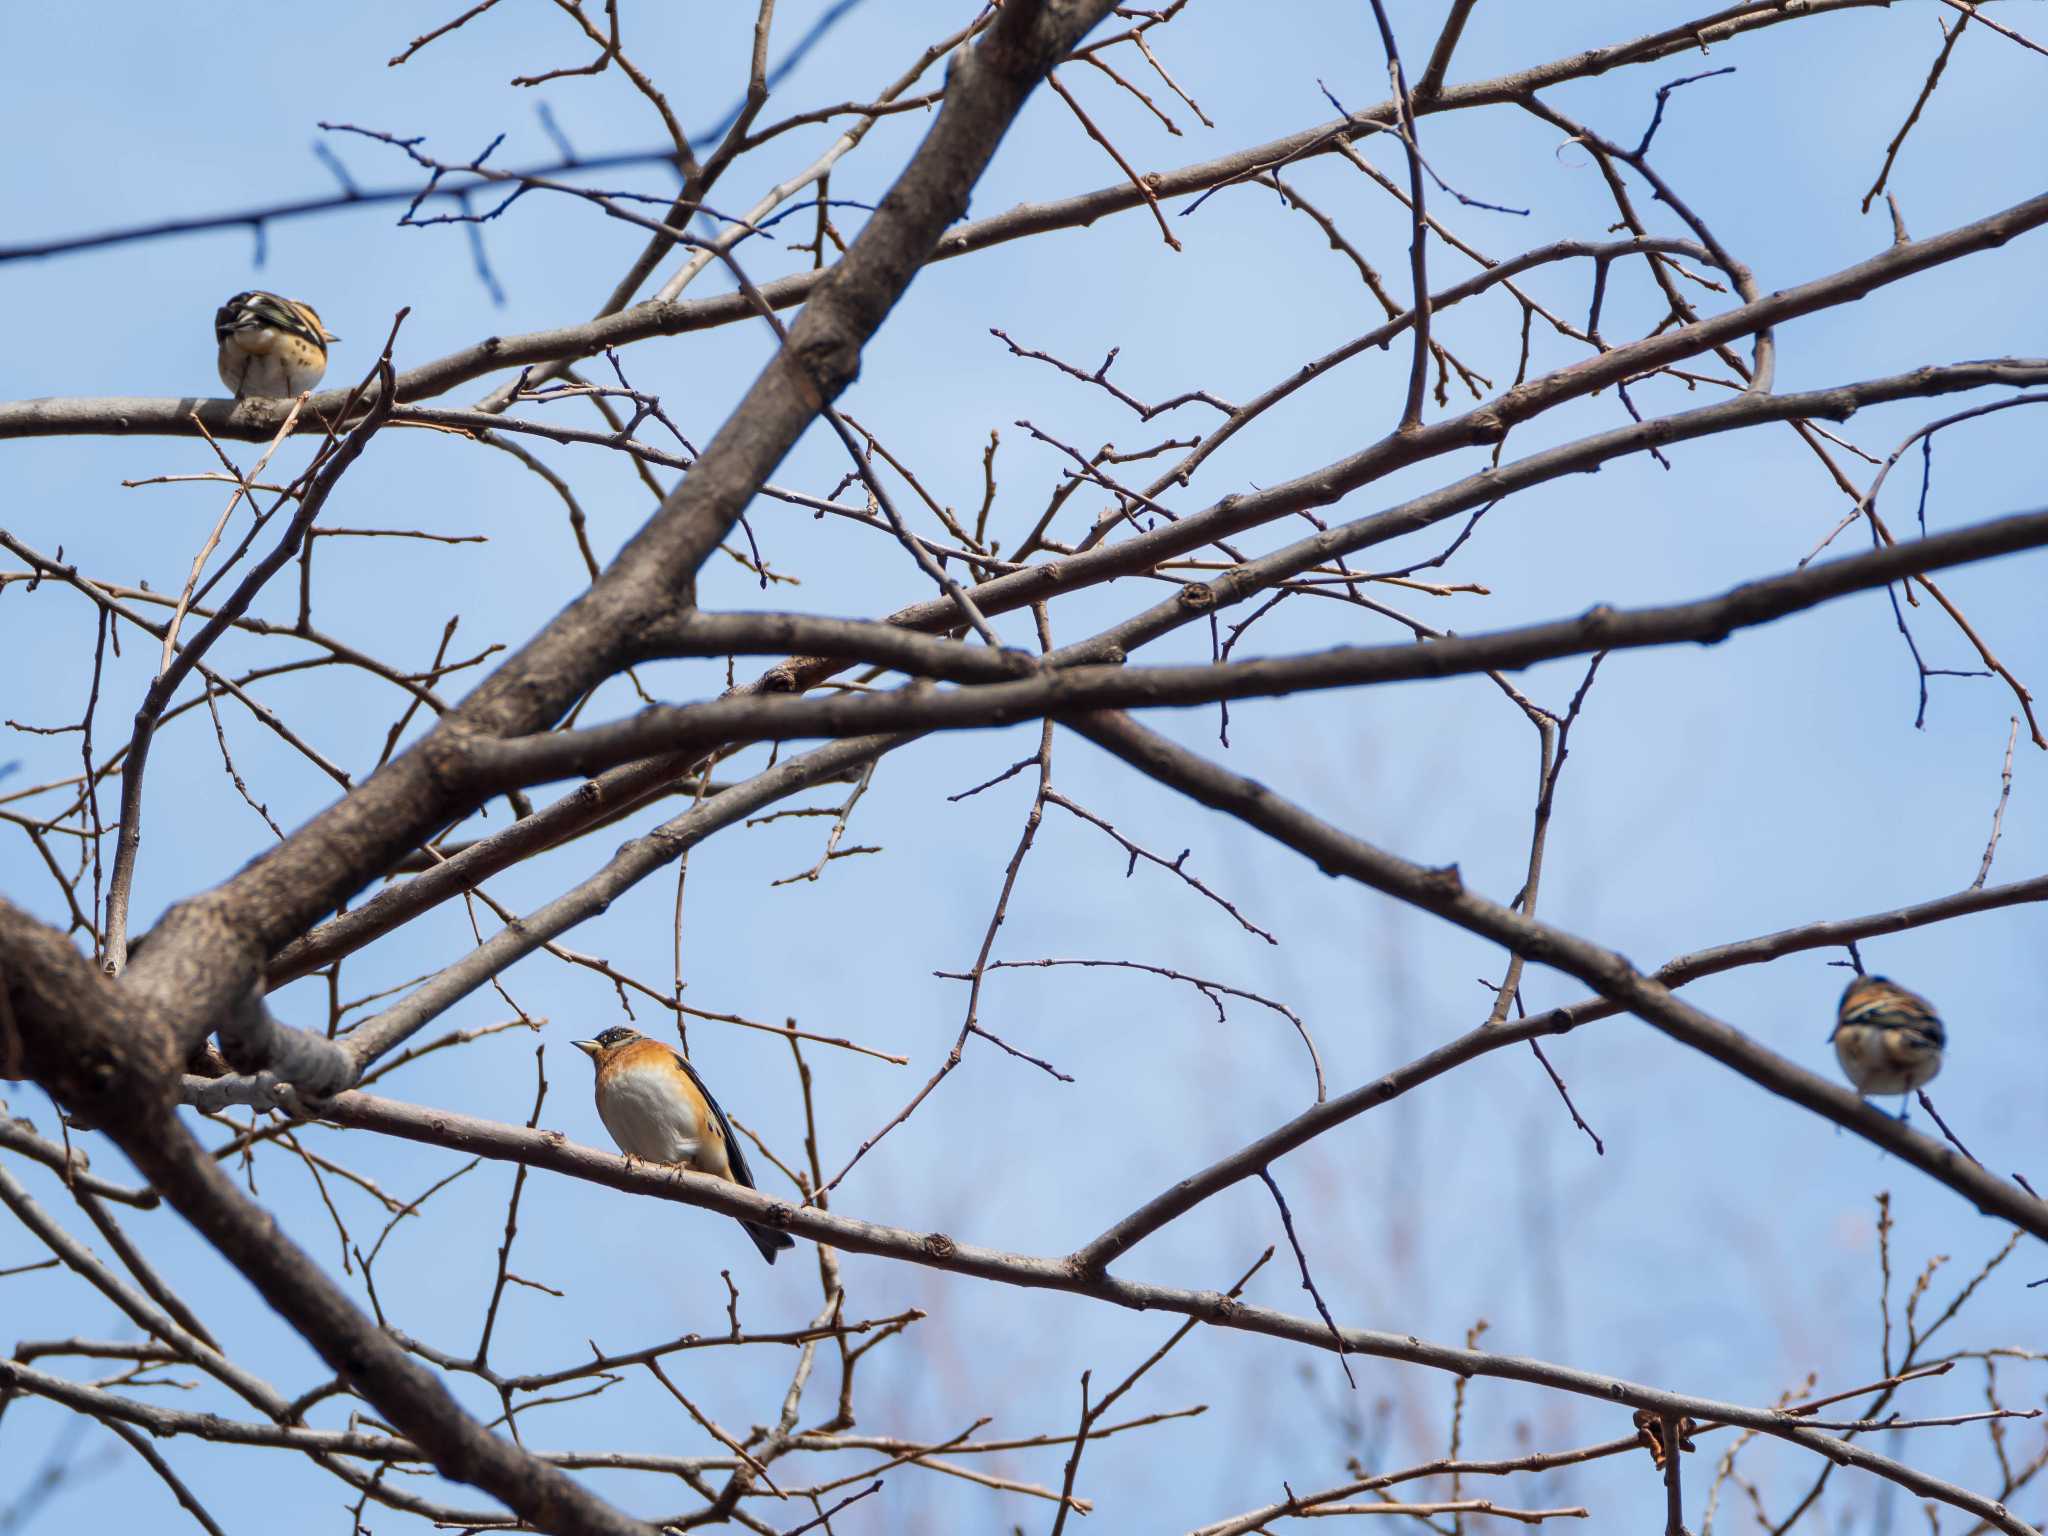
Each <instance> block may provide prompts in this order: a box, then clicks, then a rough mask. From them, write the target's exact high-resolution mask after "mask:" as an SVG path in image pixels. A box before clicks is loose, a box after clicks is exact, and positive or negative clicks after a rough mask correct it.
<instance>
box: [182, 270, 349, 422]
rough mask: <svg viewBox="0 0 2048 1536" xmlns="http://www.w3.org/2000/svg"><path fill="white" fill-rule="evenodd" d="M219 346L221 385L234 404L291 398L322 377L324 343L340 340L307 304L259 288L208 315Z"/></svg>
mask: <svg viewBox="0 0 2048 1536" xmlns="http://www.w3.org/2000/svg"><path fill="white" fill-rule="evenodd" d="M213 336H214V340H216V341H218V342H219V343H220V381H221V383H223V384H225V385H226V386H227V387H228V388H229V389H230V390H231V391H233V393H234V397H235V398H236V399H237V400H242V399H246V398H248V397H249V396H251V395H296V394H298V393H299V392H300V391H301V390H306V389H311V388H312V387H313V386H314V385H316V384H318V383H319V382H320V380H321V379H322V377H324V376H325V375H326V372H327V344H328V343H329V342H330V341H339V340H341V338H340V337H339V336H336V335H334V334H333V333H332V332H330V331H329V330H328V329H327V327H326V326H324V325H322V324H321V323H320V317H319V315H317V314H315V313H314V311H313V306H312V305H310V304H301V303H300V302H299V301H298V300H297V299H287V298H283V297H280V296H279V295H277V294H274V293H265V292H263V291H262V290H261V289H251V290H250V291H249V292H247V293H238V294H236V295H235V296H234V297H233V298H232V299H229V300H228V301H227V303H225V304H223V305H221V307H220V308H219V309H217V310H215V311H214V313H213Z"/></svg>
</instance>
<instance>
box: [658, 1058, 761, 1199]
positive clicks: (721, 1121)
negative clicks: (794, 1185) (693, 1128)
mask: <svg viewBox="0 0 2048 1536" xmlns="http://www.w3.org/2000/svg"><path fill="white" fill-rule="evenodd" d="M668 1050H669V1054H670V1055H672V1056H674V1057H675V1059H676V1065H677V1066H679V1067H681V1068H682V1069H683V1070H684V1071H685V1072H687V1073H689V1074H690V1081H691V1082H693V1083H695V1084H696V1085H697V1091H698V1092H699V1093H701V1094H703V1095H704V1102H705V1103H706V1104H708V1105H709V1106H710V1107H711V1118H712V1119H714V1120H716V1121H717V1122H718V1134H719V1136H720V1137H722V1138H723V1139H724V1141H725V1157H726V1161H727V1162H728V1163H730V1164H731V1165H732V1176H733V1181H734V1182H735V1183H738V1184H744V1185H746V1186H747V1188H749V1189H754V1188H757V1187H758V1186H757V1185H756V1184H755V1183H754V1175H753V1172H752V1171H751V1170H750V1169H749V1168H748V1167H747V1155H746V1153H744V1152H742V1151H741V1150H740V1139H739V1137H737V1136H735V1135H734V1134H733V1133H732V1124H731V1122H730V1121H728V1120H727V1119H726V1118H725V1111H724V1110H722V1109H720V1108H719V1107H718V1100H717V1099H716V1098H715V1097H714V1096H713V1095H712V1092H711V1089H710V1088H709V1086H707V1085H706V1083H705V1081H704V1079H703V1078H702V1077H700V1076H699V1075H698V1073H697V1069H696V1068H695V1067H693V1066H691V1065H690V1059H689V1057H687V1056H685V1055H684V1054H683V1053H682V1052H681V1051H678V1050H676V1049H675V1048H674V1047H673V1046H670V1047H668Z"/></svg>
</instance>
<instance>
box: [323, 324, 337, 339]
mask: <svg viewBox="0 0 2048 1536" xmlns="http://www.w3.org/2000/svg"><path fill="white" fill-rule="evenodd" d="M320 334H321V335H322V336H325V337H326V338H327V339H328V340H329V341H339V340H341V338H340V337H339V336H337V335H335V334H334V332H332V331H330V330H329V329H327V327H326V326H324V325H323V326H321V327H320Z"/></svg>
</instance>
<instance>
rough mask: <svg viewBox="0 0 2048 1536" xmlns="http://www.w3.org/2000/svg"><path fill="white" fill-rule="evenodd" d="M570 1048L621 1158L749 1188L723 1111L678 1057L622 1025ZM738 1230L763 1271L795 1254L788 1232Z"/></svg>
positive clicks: (751, 1182)
mask: <svg viewBox="0 0 2048 1536" xmlns="http://www.w3.org/2000/svg"><path fill="white" fill-rule="evenodd" d="M571 1044H573V1045H574V1046H575V1047H576V1049H577V1050H579V1051H581V1052H583V1053H584V1054H585V1055H586V1056H588V1057H589V1058H590V1060H591V1064H592V1065H593V1066H595V1067H596V1068H597V1117H598V1119H600V1120H602V1121H603V1122H604V1128H605V1129H606V1130H607V1131H610V1132H611V1136H612V1140H613V1141H615V1142H617V1143H618V1145H619V1150H620V1151H621V1152H623V1153H625V1154H626V1156H627V1157H629V1158H642V1159H645V1160H646V1161H647V1162H650V1163H670V1164H674V1165H676V1166H678V1167H682V1168H688V1169H690V1170H692V1171H693V1172H696V1173H708V1174H710V1175H711V1176H712V1177H713V1178H718V1179H724V1180H726V1181H728V1182H729V1183H733V1184H741V1185H744V1186H745V1187H746V1188H748V1189H753V1188H755V1187H756V1185H755V1183H754V1176H753V1174H752V1173H751V1172H749V1171H748V1168H747V1159H746V1154H745V1153H743V1152H742V1151H741V1150H740V1144H739V1140H738V1138H736V1137H735V1136H734V1135H733V1133H732V1126H731V1125H730V1124H728V1123H727V1121H726V1118H725V1111H724V1110H722V1109H720V1108H719V1107H718V1100H716V1099H714V1098H713V1097H711V1090H710V1089H709V1088H707V1087H705V1086H704V1079H703V1078H701V1077H699V1076H698V1075H697V1069H696V1068H695V1067H693V1066H691V1065H690V1063H689V1059H688V1058H687V1057H685V1056H684V1055H683V1054H682V1053H681V1052H680V1051H678V1050H676V1049H675V1048H674V1047H673V1046H670V1045H665V1044H663V1043H662V1042H661V1041H659V1040H650V1039H648V1038H647V1036H645V1035H643V1034H641V1033H640V1031H639V1030H637V1029H628V1028H626V1027H625V1026H624V1025H619V1026H617V1027H615V1028H612V1029H608V1030H605V1031H604V1032H603V1033H602V1034H600V1035H599V1036H598V1037H597V1038H596V1039H595V1040H576V1041H572V1042H571ZM740 1225H741V1226H743V1227H745V1228H746V1229H747V1236H748V1237H750V1238H752V1239H753V1240H754V1246H755V1247H756V1248H758V1249H760V1250H761V1257H762V1258H764V1259H766V1260H767V1261H768V1262H769V1263H770V1264H773V1263H774V1262H775V1255H776V1254H778V1253H780V1252H781V1251H782V1250H783V1249H785V1248H794V1247H795V1246H796V1243H795V1241H794V1239H792V1238H791V1237H790V1235H789V1234H788V1233H787V1232H778V1231H776V1230H775V1229H774V1228H773V1227H764V1226H760V1225H758V1224H757V1223H755V1222H751V1221H742V1222H741V1223H740Z"/></svg>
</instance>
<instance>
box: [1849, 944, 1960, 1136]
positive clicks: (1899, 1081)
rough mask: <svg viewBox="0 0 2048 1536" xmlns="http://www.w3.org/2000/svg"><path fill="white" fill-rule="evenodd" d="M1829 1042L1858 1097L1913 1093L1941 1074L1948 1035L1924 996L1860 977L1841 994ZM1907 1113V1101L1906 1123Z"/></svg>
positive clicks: (1902, 1108) (1902, 1109) (1883, 979)
mask: <svg viewBox="0 0 2048 1536" xmlns="http://www.w3.org/2000/svg"><path fill="white" fill-rule="evenodd" d="M1829 1038H1830V1039H1832V1040H1833V1041H1834V1043H1835V1059H1836V1060H1837V1061H1839V1062H1841V1064H1842V1071H1843V1072H1844V1073H1846V1074H1847V1075H1848V1078H1849V1081H1850V1082H1852V1083H1854V1084H1855V1085H1856V1091H1857V1092H1858V1093H1897V1094H1908V1093H1911V1092H1912V1091H1913V1090H1914V1089H1915V1088H1918V1087H1920V1086H1921V1085H1923V1084H1925V1083H1931V1082H1933V1081H1934V1074H1935V1073H1937V1072H1939V1071H1940V1070H1941V1052H1942V1048H1943V1047H1944V1046H1946V1045H1947V1044H1948V1031H1947V1030H1945V1029H1944V1028H1942V1024H1941V1020H1940V1018H1939V1017H1937V1016H1936V1014H1935V1012H1934V1005H1933V1004H1932V1003H1930V1002H1928V1001H1927V999H1926V998H1924V997H1922V996H1921V995H1920V994H1919V993H1917V992H1908V991H1907V990H1906V989H1905V988H1904V987H1902V986H1900V985H1899V984H1898V983H1897V982H1895V981H1891V980H1889V979H1887V978H1886V977H1883V976H1858V977H1857V978H1856V979H1855V980H1854V981H1852V982H1850V983H1849V989H1848V990H1847V991H1846V992H1844V993H1843V994H1842V1005H1841V1007H1840V1009H1839V1010H1838V1011H1837V1013H1836V1016H1835V1032H1834V1034H1833V1035H1831V1036H1830V1037H1829ZM1904 1112H1905V1106H1904V1105H1903V1103H1902V1104H1901V1105H1900V1117H1901V1118H1902V1119H1903V1118H1904Z"/></svg>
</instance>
